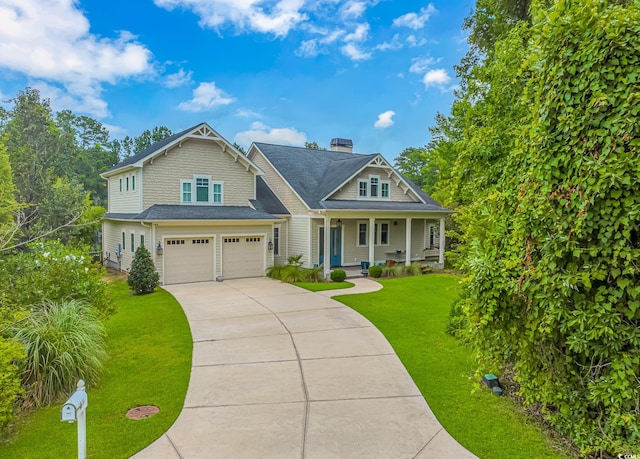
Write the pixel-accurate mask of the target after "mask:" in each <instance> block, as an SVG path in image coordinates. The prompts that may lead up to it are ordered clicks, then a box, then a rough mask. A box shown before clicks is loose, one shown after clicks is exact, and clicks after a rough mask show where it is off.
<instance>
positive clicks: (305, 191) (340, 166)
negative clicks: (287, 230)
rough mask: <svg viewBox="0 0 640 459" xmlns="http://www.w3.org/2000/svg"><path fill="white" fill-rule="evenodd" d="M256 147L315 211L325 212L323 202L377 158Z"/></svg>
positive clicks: (285, 148) (261, 145) (259, 145)
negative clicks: (329, 194)
mask: <svg viewBox="0 0 640 459" xmlns="http://www.w3.org/2000/svg"><path fill="white" fill-rule="evenodd" d="M254 145H255V146H256V147H257V148H258V149H259V150H260V151H261V152H262V153H263V155H264V156H265V157H266V158H267V159H268V160H269V162H270V163H271V164H272V165H273V167H275V168H276V170H277V171H278V172H279V173H280V175H282V177H283V178H284V179H285V180H286V181H287V182H288V183H289V185H291V187H292V188H293V189H294V191H295V192H296V193H297V194H298V195H299V196H300V198H301V199H302V200H303V201H304V202H305V203H306V204H307V206H309V207H310V208H311V209H319V208H321V206H320V201H321V200H322V198H324V197H325V196H326V195H327V194H328V193H330V192H331V191H332V190H334V189H335V188H337V187H338V186H339V185H340V184H341V183H343V182H344V181H345V180H347V179H348V178H349V177H351V175H353V173H354V172H355V171H357V170H359V169H361V168H362V167H364V166H366V165H367V164H368V163H369V162H371V160H372V159H373V158H374V157H375V156H376V155H375V154H373V155H358V154H352V153H341V152H337V151H324V150H322V151H320V150H313V149H310V148H302V147H288V146H284V145H272V144H268V143H261V142H256V143H254Z"/></svg>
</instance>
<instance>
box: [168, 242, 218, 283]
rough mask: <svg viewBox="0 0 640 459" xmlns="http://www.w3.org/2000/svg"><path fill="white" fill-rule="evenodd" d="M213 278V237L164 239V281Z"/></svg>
mask: <svg viewBox="0 0 640 459" xmlns="http://www.w3.org/2000/svg"><path fill="white" fill-rule="evenodd" d="M212 280H213V238H212V237H197V238H170V239H165V241H164V283H165V285H169V284H184V283H187V282H205V281H212Z"/></svg>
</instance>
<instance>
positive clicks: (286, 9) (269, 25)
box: [154, 0, 308, 37]
mask: <svg viewBox="0 0 640 459" xmlns="http://www.w3.org/2000/svg"><path fill="white" fill-rule="evenodd" d="M154 3H155V4H156V5H157V6H159V7H161V8H165V9H167V10H172V9H174V8H184V9H186V10H190V11H192V12H194V13H195V14H196V15H198V16H199V17H200V25H201V26H203V27H210V28H213V29H216V30H219V29H220V28H221V27H222V26H224V25H226V24H227V23H230V24H232V25H233V26H234V27H235V28H236V29H238V30H240V31H243V30H250V31H254V32H261V33H270V34H273V35H275V36H277V37H284V36H286V35H287V34H288V33H289V31H290V30H291V29H294V28H295V27H296V26H297V25H298V24H300V23H302V22H304V21H306V20H307V19H308V17H307V15H306V14H304V13H302V12H301V9H302V7H303V6H304V3H305V1H304V0H278V1H276V2H275V3H274V2H267V3H268V5H270V7H264V6H262V5H261V4H264V3H265V2H263V1H260V0H154Z"/></svg>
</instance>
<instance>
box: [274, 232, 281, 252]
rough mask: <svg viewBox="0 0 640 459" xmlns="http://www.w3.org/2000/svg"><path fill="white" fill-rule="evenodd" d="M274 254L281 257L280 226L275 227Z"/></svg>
mask: <svg viewBox="0 0 640 459" xmlns="http://www.w3.org/2000/svg"><path fill="white" fill-rule="evenodd" d="M273 254H274V255H280V225H277V226H274V227H273Z"/></svg>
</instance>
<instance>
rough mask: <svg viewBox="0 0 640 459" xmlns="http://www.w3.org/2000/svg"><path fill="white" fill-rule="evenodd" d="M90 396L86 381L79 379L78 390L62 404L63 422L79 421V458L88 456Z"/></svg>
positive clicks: (82, 458)
mask: <svg viewBox="0 0 640 459" xmlns="http://www.w3.org/2000/svg"><path fill="white" fill-rule="evenodd" d="M88 404H89V398H88V397H87V393H86V392H85V386H84V381H83V380H82V379H81V380H80V381H78V388H77V390H76V391H75V392H74V393H73V395H71V397H69V400H67V402H66V403H65V404H64V405H62V409H61V412H60V420H61V421H62V422H76V421H78V459H84V458H85V457H87V405H88Z"/></svg>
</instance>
